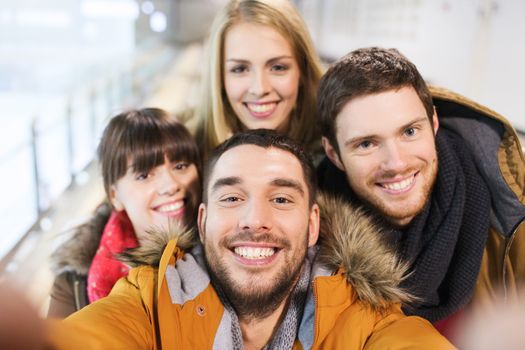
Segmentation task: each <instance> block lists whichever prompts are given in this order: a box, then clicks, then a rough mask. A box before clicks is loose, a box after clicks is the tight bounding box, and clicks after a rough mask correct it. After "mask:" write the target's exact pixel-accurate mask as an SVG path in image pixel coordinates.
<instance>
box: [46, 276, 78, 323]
mask: <svg viewBox="0 0 525 350" xmlns="http://www.w3.org/2000/svg"><path fill="white" fill-rule="evenodd" d="M75 311H77V308H76V305H75V292H74V287H73V285H72V281H71V276H70V275H69V274H68V273H67V272H64V273H61V274H60V275H58V276H57V277H56V278H55V280H54V282H53V287H52V288H51V292H50V301H49V309H48V312H47V317H56V318H65V317H67V316H69V315H71V314H72V313H73V312H75Z"/></svg>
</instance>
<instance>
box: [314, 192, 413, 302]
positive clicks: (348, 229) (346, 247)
mask: <svg viewBox="0 0 525 350" xmlns="http://www.w3.org/2000/svg"><path fill="white" fill-rule="evenodd" d="M317 202H318V204H319V207H320V214H321V228H320V237H319V245H320V250H319V255H318V258H319V259H320V262H321V263H322V264H325V265H327V266H328V267H329V268H331V269H333V270H337V269H339V268H340V267H343V268H344V274H345V275H346V279H347V280H348V283H349V284H350V285H352V287H353V289H354V291H355V293H356V294H357V297H358V298H359V299H360V300H361V301H362V302H364V303H366V304H368V305H370V306H371V307H372V308H373V309H375V310H378V311H382V310H384V309H385V308H387V307H389V306H390V305H391V304H393V303H407V302H412V301H414V300H415V297H414V296H412V295H410V294H409V293H407V292H406V291H405V290H403V289H401V288H400V287H399V284H400V282H401V281H402V280H403V279H404V278H405V277H406V273H407V270H408V268H409V265H408V264H407V263H404V262H402V261H401V260H400V259H399V258H398V256H397V255H396V254H395V253H394V251H393V249H391V248H389V247H388V246H387V244H386V242H384V241H383V240H382V238H381V237H382V234H381V233H382V229H381V228H380V226H379V225H378V224H376V223H375V222H374V221H373V220H372V219H371V218H370V217H369V216H367V215H365V214H364V212H363V210H362V209H360V208H355V207H353V206H352V205H351V204H349V203H347V202H345V201H343V200H342V199H340V198H335V197H330V196H328V195H326V194H320V195H319V196H318V200H317Z"/></svg>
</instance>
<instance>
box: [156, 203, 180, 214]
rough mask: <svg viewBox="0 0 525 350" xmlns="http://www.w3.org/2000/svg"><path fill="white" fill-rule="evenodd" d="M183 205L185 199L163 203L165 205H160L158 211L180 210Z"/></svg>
mask: <svg viewBox="0 0 525 350" xmlns="http://www.w3.org/2000/svg"><path fill="white" fill-rule="evenodd" d="M183 206H184V202H183V201H178V202H176V203H172V204H167V205H163V206H161V207H159V208H158V209H157V211H160V212H161V213H166V212H170V211H175V210H179V209H180V208H182V207H183Z"/></svg>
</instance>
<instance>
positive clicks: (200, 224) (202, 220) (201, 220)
mask: <svg viewBox="0 0 525 350" xmlns="http://www.w3.org/2000/svg"><path fill="white" fill-rule="evenodd" d="M205 226H206V205H205V204H204V203H201V204H200V205H199V213H198V215H197V228H198V229H199V239H200V240H201V243H202V244H204V232H205V231H204V227H205Z"/></svg>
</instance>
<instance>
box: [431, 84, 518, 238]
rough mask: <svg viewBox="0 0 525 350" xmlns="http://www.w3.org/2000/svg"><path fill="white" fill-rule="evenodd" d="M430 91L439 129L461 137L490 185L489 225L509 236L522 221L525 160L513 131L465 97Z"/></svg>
mask: <svg viewBox="0 0 525 350" xmlns="http://www.w3.org/2000/svg"><path fill="white" fill-rule="evenodd" d="M430 91H431V94H432V98H433V101H434V105H435V106H436V110H437V114H438V117H439V122H440V127H443V128H447V129H449V130H452V131H454V132H455V133H457V134H458V135H460V136H461V137H462V138H463V140H464V141H465V144H466V145H467V146H468V147H469V149H470V151H471V152H472V155H473V156H474V158H475V161H476V164H477V166H478V170H479V171H480V173H481V176H482V177H483V178H484V180H485V183H486V184H487V185H488V186H489V190H490V193H491V198H492V203H493V205H492V211H493V213H492V214H493V215H492V216H491V224H492V226H493V227H494V228H496V230H498V231H499V232H500V233H503V234H504V235H505V236H509V235H511V234H512V232H513V231H514V230H515V228H516V227H517V226H518V225H519V224H520V222H522V221H523V220H524V219H525V182H524V181H523V179H524V178H525V157H524V155H523V151H522V148H521V144H520V141H519V138H518V136H517V134H516V131H515V130H514V129H513V128H512V126H511V124H510V123H509V122H508V120H507V119H506V118H505V117H503V116H502V115H500V114H498V113H496V112H494V111H493V110H491V109H489V108H487V107H484V106H482V105H480V104H478V103H476V102H474V101H472V100H470V99H468V98H466V97H464V96H461V95H459V94H456V93H454V92H452V91H448V90H446V89H443V88H438V87H430ZM438 132H439V131H438Z"/></svg>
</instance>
